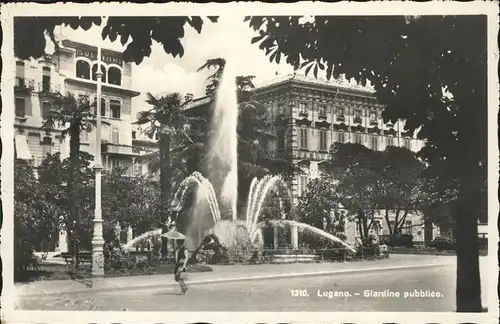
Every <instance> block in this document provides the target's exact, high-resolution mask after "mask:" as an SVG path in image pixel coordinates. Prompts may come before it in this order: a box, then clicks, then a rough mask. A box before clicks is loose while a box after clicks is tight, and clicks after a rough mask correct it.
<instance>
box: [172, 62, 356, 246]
mask: <svg viewBox="0 0 500 324" xmlns="http://www.w3.org/2000/svg"><path fill="white" fill-rule="evenodd" d="M233 67H234V65H232V62H231V61H229V62H226V65H225V67H224V73H223V77H222V79H221V80H220V85H219V88H218V90H217V97H216V100H215V106H214V107H213V109H214V110H213V116H212V123H211V127H212V130H213V131H212V132H211V133H210V134H211V137H210V139H209V152H210V156H209V157H210V158H211V159H210V161H211V165H210V167H209V168H208V169H207V174H208V178H209V179H211V180H212V181H210V180H209V179H207V178H205V177H204V176H202V174H201V173H199V172H194V173H193V174H191V175H190V176H189V177H187V178H186V179H185V180H184V181H183V182H182V183H181V184H180V186H179V189H178V190H177V192H176V193H175V195H174V201H173V202H172V209H173V210H175V211H177V212H179V211H181V210H182V208H183V206H185V198H186V193H187V192H188V191H189V190H190V189H194V190H195V203H194V206H193V207H194V208H193V210H192V213H193V214H194V217H193V223H192V224H191V225H190V227H191V229H192V228H195V229H196V231H197V232H196V233H198V237H194V236H195V235H190V234H189V233H190V229H189V228H188V230H187V231H186V232H187V233H186V244H187V245H188V247H189V246H191V247H197V246H199V245H200V244H201V242H202V241H203V239H204V238H205V237H207V236H208V235H215V236H216V237H217V239H218V241H219V242H220V243H221V244H222V245H223V246H225V247H226V248H231V247H232V246H234V245H235V244H236V240H237V238H238V235H247V236H248V239H249V242H250V244H256V245H262V237H263V236H262V230H261V228H262V225H263V223H262V222H261V223H259V218H260V215H261V213H262V209H263V204H264V202H265V200H266V197H268V195H269V194H270V193H271V192H272V191H273V190H276V189H278V188H286V189H287V192H288V193H289V190H288V187H287V186H286V184H285V182H284V181H283V180H282V179H281V177H279V176H270V175H268V176H265V177H263V178H262V179H260V180H259V179H257V178H255V179H253V181H252V182H251V185H250V190H249V194H248V199H247V209H246V214H245V219H239V218H238V213H237V199H238V177H237V172H238V170H237V162H238V161H237V158H238V157H237V145H238V143H237V138H238V136H237V123H238V103H237V93H236V84H235V79H236V74H235V73H234V70H233ZM213 181H215V182H213ZM212 183H214V184H216V186H217V187H218V188H220V192H219V194H220V199H218V198H217V191H216V190H215V188H214V185H213V184H212ZM193 187H194V188H193ZM289 194H290V193H289ZM280 199H281V198H280ZM204 207H206V208H204ZM221 208H222V210H223V211H226V210H227V211H228V214H229V215H228V216H229V217H227V218H228V219H223V216H222V214H223V212H221ZM206 209H208V211H209V214H210V217H206V216H203V215H206V214H207V213H206V212H205V213H204V211H206ZM200 218H201V219H200ZM224 218H226V217H224ZM280 218H281V217H280ZM279 224H283V225H287V226H297V227H298V228H302V229H304V230H307V231H310V232H312V233H314V234H316V235H319V236H322V237H325V238H327V239H329V240H332V241H335V242H338V243H341V244H342V245H344V246H346V247H348V248H350V249H352V247H351V246H349V245H348V244H347V243H345V242H343V241H342V240H341V239H339V238H337V237H336V236H334V235H331V234H329V233H327V232H325V231H322V230H321V229H318V228H316V227H313V226H310V225H308V224H304V223H299V222H295V221H289V220H284V219H282V220H280V221H279ZM200 232H201V233H202V235H201V236H200V235H199V233H200ZM242 233H243V234H242ZM188 241H191V242H189V243H188Z"/></svg>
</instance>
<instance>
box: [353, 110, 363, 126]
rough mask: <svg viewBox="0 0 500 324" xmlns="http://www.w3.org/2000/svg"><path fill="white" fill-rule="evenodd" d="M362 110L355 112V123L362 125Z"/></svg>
mask: <svg viewBox="0 0 500 324" xmlns="http://www.w3.org/2000/svg"><path fill="white" fill-rule="evenodd" d="M361 113H362V112H361V110H360V109H355V110H354V122H355V123H361Z"/></svg>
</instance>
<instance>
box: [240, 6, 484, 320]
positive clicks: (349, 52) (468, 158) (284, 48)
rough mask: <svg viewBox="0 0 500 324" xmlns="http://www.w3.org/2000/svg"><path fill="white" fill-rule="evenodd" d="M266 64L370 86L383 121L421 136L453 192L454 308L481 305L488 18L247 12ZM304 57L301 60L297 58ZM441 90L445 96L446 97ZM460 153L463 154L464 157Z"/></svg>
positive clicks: (434, 169) (434, 168)
mask: <svg viewBox="0 0 500 324" xmlns="http://www.w3.org/2000/svg"><path fill="white" fill-rule="evenodd" d="M246 20H247V21H248V22H249V25H250V27H251V28H253V29H254V30H255V31H258V35H257V36H256V37H255V38H253V39H252V42H260V44H259V47H260V48H261V49H263V50H266V54H267V55H269V56H270V60H271V61H276V62H279V61H280V59H281V56H282V55H285V56H286V61H287V63H289V64H291V65H293V66H295V67H297V68H299V67H300V66H302V67H305V68H306V70H305V72H306V73H308V72H310V71H311V70H312V71H313V73H314V75H315V76H317V75H318V72H319V70H320V69H321V70H326V76H327V78H330V77H331V76H334V77H336V78H337V77H338V76H339V75H340V74H342V73H344V74H345V75H346V77H347V78H351V77H354V78H355V79H356V80H357V81H358V82H360V83H362V84H365V82H366V80H370V81H371V83H372V84H373V85H374V86H375V90H376V95H377V98H378V99H379V101H380V102H381V103H382V104H383V105H385V106H386V109H385V110H384V113H383V117H384V119H385V120H386V121H387V120H397V119H404V120H406V125H405V127H406V130H408V131H414V130H416V129H419V128H420V132H419V137H420V138H423V139H426V145H425V147H424V148H423V149H422V151H421V152H420V153H421V157H422V158H423V159H424V160H425V161H426V162H427V163H428V165H429V168H428V172H429V173H432V174H434V175H436V176H439V178H440V181H441V182H443V183H444V184H443V187H451V186H453V184H454V183H455V181H456V184H457V189H458V197H457V201H456V203H457V206H458V208H457V210H456V228H457V292H456V294H457V295H456V297H457V311H459V312H477V311H481V308H482V306H481V285H480V277H479V260H478V247H477V245H476V244H471V243H470V242H476V241H477V236H478V235H477V218H478V217H477V215H478V211H479V210H480V206H481V203H482V201H484V199H485V198H484V196H483V195H484V194H483V190H482V189H481V188H483V187H484V184H485V180H486V148H487V144H486V140H484V141H483V140H479V141H478V138H481V139H483V138H484V139H486V138H487V137H486V127H485V125H486V118H487V103H486V102H487V91H486V88H487V77H486V75H487V74H486V69H487V64H486V16H485V15H483V16H481V15H475V16H473V15H470V16H419V17H407V16H383V17H382V16H378V17H377V16H372V17H327V16H316V17H313V18H312V21H308V22H303V21H302V20H301V17H298V16H295V17H288V16H279V17H248V18H246ZM301 58H302V60H301ZM443 89H445V90H446V91H447V92H448V93H450V94H451V96H448V97H445V96H443ZM463 152H467V154H465V155H464V154H463Z"/></svg>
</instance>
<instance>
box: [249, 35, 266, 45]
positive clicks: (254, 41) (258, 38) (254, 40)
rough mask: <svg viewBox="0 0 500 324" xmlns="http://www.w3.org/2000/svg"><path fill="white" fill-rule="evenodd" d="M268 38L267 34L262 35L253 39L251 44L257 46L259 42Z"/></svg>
mask: <svg viewBox="0 0 500 324" xmlns="http://www.w3.org/2000/svg"><path fill="white" fill-rule="evenodd" d="M265 36H266V34H261V35H259V36H255V37H253V38H252V40H251V41H250V43H251V44H255V43H257V42H259V41H260V40H261V39H263V38H264V37H265Z"/></svg>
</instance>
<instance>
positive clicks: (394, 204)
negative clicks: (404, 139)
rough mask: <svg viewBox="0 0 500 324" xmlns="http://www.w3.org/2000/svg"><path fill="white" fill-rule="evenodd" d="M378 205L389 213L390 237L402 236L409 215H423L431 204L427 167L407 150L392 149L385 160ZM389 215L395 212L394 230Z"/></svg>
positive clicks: (386, 153)
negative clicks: (429, 202)
mask: <svg viewBox="0 0 500 324" xmlns="http://www.w3.org/2000/svg"><path fill="white" fill-rule="evenodd" d="M381 158H382V159H383V160H382V161H381V162H382V165H381V167H380V169H379V170H380V185H379V189H378V193H379V195H378V196H377V200H378V202H377V204H378V206H379V208H380V209H382V210H385V219H386V222H387V226H388V229H389V233H390V234H400V233H401V230H402V229H403V226H404V225H405V221H406V218H407V216H408V214H409V213H421V212H422V211H423V209H424V205H425V204H426V203H427V195H426V190H425V181H426V180H425V179H424V175H423V171H424V168H425V165H424V164H423V163H422V162H421V161H419V160H418V158H417V156H416V154H415V153H413V152H412V151H410V150H409V149H407V148H404V147H396V146H391V147H388V148H387V149H386V150H385V151H384V152H383V155H382V156H381ZM389 211H394V212H395V217H394V226H391V222H390V221H389Z"/></svg>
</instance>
